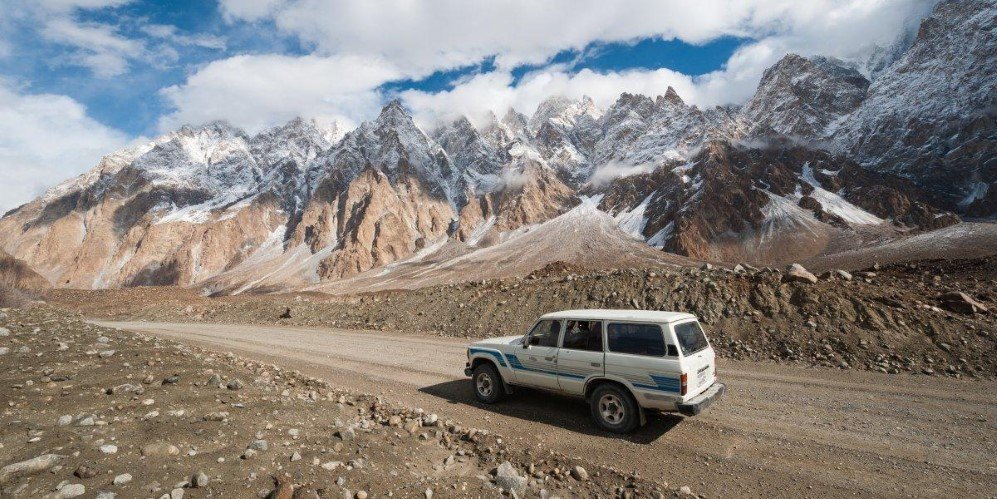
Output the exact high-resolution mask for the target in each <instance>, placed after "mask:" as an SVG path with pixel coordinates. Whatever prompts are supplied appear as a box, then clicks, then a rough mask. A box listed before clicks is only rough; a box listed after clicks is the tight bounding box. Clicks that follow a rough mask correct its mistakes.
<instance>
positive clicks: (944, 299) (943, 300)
mask: <svg viewBox="0 0 997 499" xmlns="http://www.w3.org/2000/svg"><path fill="white" fill-rule="evenodd" d="M938 305H939V306H940V307H941V308H944V309H945V310H948V311H950V312H955V313H957V314H975V313H986V312H987V307H986V306H985V305H983V304H982V303H980V302H978V301H976V300H975V299H973V297H972V296H969V295H967V294H966V293H961V292H958V291H952V292H949V293H943V294H941V295H939V296H938Z"/></svg>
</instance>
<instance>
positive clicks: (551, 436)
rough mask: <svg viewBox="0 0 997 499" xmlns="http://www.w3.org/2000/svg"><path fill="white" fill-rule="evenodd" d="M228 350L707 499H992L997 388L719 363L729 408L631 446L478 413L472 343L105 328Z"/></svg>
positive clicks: (515, 408)
mask: <svg viewBox="0 0 997 499" xmlns="http://www.w3.org/2000/svg"><path fill="white" fill-rule="evenodd" d="M99 324H101V325H105V326H110V327H117V328H120V329H125V330H131V331H136V332H142V333H148V334H155V335H159V336H163V337H170V338H174V339H178V340H182V341H185V342H188V343H191V344H197V345H201V346H206V347H210V348H212V349H216V350H220V351H226V352H228V351H230V352H234V353H236V354H239V355H243V356H246V357H251V358H257V359H259V360H264V361H268V362H273V363H276V364H278V365H282V366H286V367H289V368H293V369H298V370H300V371H302V372H304V373H306V374H309V375H312V376H316V377H320V378H322V379H325V380H327V381H330V382H333V383H337V384H339V385H341V386H344V387H347V388H352V389H356V390H362V391H365V392H369V393H376V394H383V395H384V396H385V397H386V398H388V399H389V400H395V401H399V402H403V403H405V404H409V405H413V406H419V407H423V408H425V409H427V410H432V411H438V412H440V413H443V414H447V415H449V416H451V417H455V418H458V419H459V420H461V421H462V422H463V423H465V424H468V425H473V426H476V427H480V428H487V429H490V430H493V431H496V432H498V433H500V434H502V435H504V436H505V437H506V438H508V439H510V440H512V441H513V442H514V443H517V444H520V445H524V446H530V447H534V448H538V449H544V450H546V449H550V450H556V451H560V452H563V453H565V454H567V455H575V456H583V457H585V458H586V459H588V460H590V461H593V462H595V463H597V464H603V465H607V466H612V467H615V468H617V469H619V470H622V471H626V472H635V473H638V474H639V475H640V476H642V477H644V478H650V479H654V480H657V481H664V482H668V483H669V484H670V485H671V486H674V487H680V486H683V485H688V486H689V487H690V488H691V489H692V490H693V491H694V492H696V493H699V494H702V495H705V496H731V495H739V496H745V495H747V496H768V497H771V496H796V497H799V496H801V495H816V494H820V495H826V496H854V495H857V494H858V495H863V496H870V495H871V496H935V497H937V496H941V495H950V496H972V497H984V496H993V495H994V494H995V491H997V383H995V382H993V381H966V380H953V379H946V378H938V377H927V376H914V375H906V374H904V375H887V374H879V373H872V372H853V371H837V370H828V369H812V368H797V367H788V366H780V365H775V364H768V363H754V362H733V361H720V363H719V377H720V379H721V380H723V381H724V382H725V383H727V386H728V395H727V396H726V397H725V399H724V400H723V401H721V402H720V403H718V404H716V405H714V406H712V407H711V408H710V410H709V411H707V413H706V414H703V415H700V416H698V417H695V418H683V417H681V416H677V415H655V416H652V417H651V418H649V421H648V424H647V425H646V426H644V427H643V428H641V429H640V430H639V431H637V432H636V433H635V434H633V435H630V436H628V437H625V438H621V437H619V436H615V435H610V434H607V433H603V432H601V431H599V430H597V429H596V428H595V427H594V425H593V424H592V423H591V422H590V421H589V417H588V410H587V406H586V405H585V404H584V402H583V401H580V400H575V399H571V398H566V397H561V396H558V395H552V394H549V393H544V392H539V391H531V390H530V391H522V390H521V391H519V392H517V394H516V395H514V396H513V397H511V398H509V399H507V400H506V401H504V402H502V403H501V404H498V405H494V406H484V405H481V404H479V403H477V402H476V401H475V400H474V397H473V394H472V393H471V388H470V384H469V382H468V381H467V379H466V378H464V377H463V372H462V371H463V367H464V362H465V360H466V358H465V342H464V341H462V340H458V339H452V338H441V337H432V336H424V335H415V334H411V335H405V334H394V333H383V332H376V331H356V330H337V329H310V328H293V327H274V326H252V325H214V324H183V323H149V322H99Z"/></svg>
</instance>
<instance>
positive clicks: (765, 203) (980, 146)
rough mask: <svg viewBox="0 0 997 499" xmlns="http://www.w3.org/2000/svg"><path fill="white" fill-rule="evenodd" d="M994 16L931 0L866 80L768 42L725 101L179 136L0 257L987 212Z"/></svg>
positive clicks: (78, 259)
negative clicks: (753, 77) (758, 70)
mask: <svg viewBox="0 0 997 499" xmlns="http://www.w3.org/2000/svg"><path fill="white" fill-rule="evenodd" d="M995 27H997V3H995V2H994V1H984V0H971V1H947V2H943V3H940V4H938V5H937V6H936V7H935V10H934V12H933V13H932V14H931V15H930V16H929V17H928V18H926V19H925V20H924V21H923V22H922V23H921V25H920V29H919V30H918V32H917V34H916V36H913V37H909V39H908V40H906V41H905V42H904V46H903V47H901V48H900V49H899V50H894V51H892V52H890V53H892V54H893V55H892V56H891V57H886V56H884V58H880V59H879V60H877V63H878V64H879V65H878V66H877V67H876V68H875V71H869V70H866V69H863V68H860V67H858V66H856V65H854V64H850V63H846V62H843V61H840V60H836V59H832V58H826V57H802V56H799V55H796V54H789V55H787V56H785V57H784V58H783V59H781V60H780V61H779V62H778V63H777V64H775V65H774V66H772V67H771V68H769V69H768V70H767V71H765V73H764V75H763V77H762V79H761V81H760V83H759V85H758V88H757V90H756V92H755V94H754V96H753V97H751V98H750V99H749V100H748V101H747V102H745V103H744V104H743V105H739V106H721V107H714V108H708V109H700V108H699V107H697V106H693V105H689V104H687V103H685V102H684V101H683V99H682V98H681V96H680V95H678V93H677V92H675V90H674V89H672V88H670V87H669V88H667V89H664V91H663V93H662V95H660V96H657V97H650V96H645V95H633V94H629V93H624V94H622V95H620V96H619V98H618V99H617V100H616V101H615V102H614V103H613V104H612V105H610V106H609V107H608V108H605V109H601V108H599V107H598V106H597V105H596V104H595V103H594V102H593V101H592V100H591V99H588V98H583V99H579V100H576V99H570V98H565V97H552V98H549V99H547V100H546V101H544V102H543V103H541V104H540V106H539V107H538V108H537V109H536V111H535V112H534V113H533V114H532V115H530V116H527V115H524V114H522V113H519V112H517V111H516V110H512V109H510V110H509V111H508V112H507V113H505V114H504V115H503V116H502V117H501V118H499V117H498V116H490V117H489V119H488V120H487V122H486V123H485V124H484V125H483V126H475V125H474V124H472V122H471V121H470V120H468V119H467V118H465V117H461V118H459V119H456V120H455V121H453V122H449V123H445V124H442V125H439V126H436V127H433V128H432V129H424V128H421V127H420V126H419V125H418V124H417V123H416V121H415V120H414V119H413V118H412V116H411V115H410V114H409V113H408V112H407V110H406V109H405V108H404V106H403V105H402V103H401V102H400V101H392V102H390V103H388V104H387V105H386V106H385V107H384V108H383V109H382V110H381V112H380V114H379V116H378V117H377V118H376V119H374V120H372V121H369V122H365V123H363V124H361V125H360V126H359V127H357V128H356V129H353V130H350V131H345V130H343V129H341V128H340V127H336V126H331V127H325V126H320V125H318V124H317V123H315V122H314V121H308V120H304V119H295V120H293V121H291V122H289V123H287V124H284V125H282V126H278V127H275V128H272V129H269V130H266V131H264V132H262V133H260V134H257V135H254V136H250V135H247V134H246V133H244V132H243V131H241V130H239V129H237V128H234V127H232V126H230V125H228V124H226V123H224V122H214V123H209V124H206V125H203V126H200V127H190V126H185V127H182V128H180V129H179V130H176V131H174V132H171V133H168V134H166V135H163V136H161V137H159V138H157V139H155V140H154V141H153V142H151V143H149V144H145V145H142V146H139V147H134V148H129V149H125V150H121V151H117V152H114V153H111V154H108V155H107V156H105V157H104V158H103V159H102V160H101V162H100V163H99V164H98V165H97V166H95V167H94V168H93V169H91V170H90V171H88V172H87V173H85V174H83V175H82V176H80V177H78V178H75V179H72V180H70V181H67V182H65V183H63V184H61V185H59V186H57V187H55V188H53V189H51V190H50V191H49V192H47V193H45V194H44V195H43V196H41V197H40V198H38V199H36V200H34V201H32V202H30V203H28V204H26V205H23V206H21V207H18V208H16V209H14V210H12V211H10V212H8V213H7V214H6V215H4V217H3V218H2V219H0V235H2V237H3V242H2V244H0V248H2V249H3V250H5V251H6V252H7V253H10V254H11V255H13V256H15V257H17V258H18V259H20V260H22V261H24V262H26V263H27V264H28V265H30V266H31V267H32V268H33V269H34V270H35V271H37V272H38V273H39V274H41V275H42V276H44V277H45V278H46V279H48V280H49V281H50V282H51V283H52V284H53V285H56V286H61V287H82V288H104V287H120V286H136V285H182V286H191V285H200V286H203V287H204V288H205V289H206V290H207V291H208V292H247V291H257V292H261V291H273V290H280V289H286V288H289V287H300V286H305V285H316V284H320V283H323V282H332V281H338V280H343V279H348V278H354V277H356V276H370V275H372V273H373V274H374V275H381V274H385V275H390V272H391V271H392V269H393V268H395V267H397V266H398V265H399V264H401V263H403V262H410V261H414V260H419V259H433V260H434V261H446V260H452V259H456V258H466V257H467V255H469V254H473V253H475V252H480V251H485V250H487V249H489V248H495V247H505V248H507V249H508V251H505V252H494V253H495V254H501V255H506V256H508V255H510V254H527V255H534V256H532V257H531V258H529V259H527V260H533V261H535V262H537V264H540V263H543V262H546V261H549V260H551V259H552V258H553V257H552V256H550V255H562V253H563V254H569V253H570V254H574V255H579V254H581V253H584V252H588V253H599V252H607V251H611V252H612V253H613V254H615V255H620V253H621V252H622V253H633V254H640V255H645V253H647V252H649V251H650V252H654V251H657V252H658V253H661V254H664V253H669V254H674V255H678V256H679V257H688V259H690V261H692V260H707V261H723V262H750V263H753V264H760V265H776V264H784V263H787V262H791V261H798V260H805V259H807V258H811V257H815V256H819V255H825V254H828V253H831V252H833V251H836V250H840V249H842V248H847V247H850V246H854V245H858V244H863V243H865V242H868V241H872V240H877V241H881V240H888V239H890V238H894V237H900V236H903V235H906V234H910V233H912V232H920V231H929V230H934V229H939V228H942V227H946V226H949V225H953V224H957V223H960V218H972V219H986V218H993V217H995V216H997V159H995V154H994V152H995V150H997V146H995V144H997V126H995V114H997V113H995V109H997V101H995V96H997V92H995V82H997V75H995V74H994V73H995V69H997V60H995V59H997V55H995V54H997V42H995V40H997V37H995ZM564 217H570V218H569V219H570V220H572V223H571V224H569V225H566V224H564V223H556V221H557V220H559V219H562V218H564ZM552 222H554V223H552ZM610 222H611V223H610ZM552 227H557V230H550V228H552ZM570 227H576V228H579V229H577V230H576V229H570ZM592 227H598V231H597V232H596V231H592V230H583V229H586V228H588V229H591V228H592ZM547 230H550V231H549V234H548V233H546V232H544V231H547ZM572 230H574V231H575V232H572ZM545 234H547V235H545ZM579 234H583V235H585V236H581V235H579ZM527 235H528V237H527ZM545 238H546V239H545ZM607 238H608V239H607ZM610 239H611V240H613V241H618V242H619V244H616V243H611V242H606V241H608V240H610ZM541 240H545V242H544V244H538V241H541ZM595 241H600V242H599V244H595V243H594V242H595ZM503 245H504V246H503ZM545 255H546V256H545ZM558 258H560V256H559V257H558ZM621 258H622V257H621ZM649 258H653V256H652V257H649ZM668 258H671V257H670V256H669V257H668ZM675 258H678V257H675ZM664 259H667V258H663V260H664ZM601 260H604V261H606V262H608V263H606V264H607V265H609V264H611V262H612V260H613V258H612V255H608V254H607V256H606V258H602V259H601ZM493 264H494V265H501V261H496V262H493ZM525 270H526V271H529V270H530V269H525Z"/></svg>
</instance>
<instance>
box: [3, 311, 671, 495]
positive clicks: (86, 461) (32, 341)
mask: <svg viewBox="0 0 997 499" xmlns="http://www.w3.org/2000/svg"><path fill="white" fill-rule="evenodd" d="M287 367H290V369H289V368H287ZM294 367H296V366H294V365H293V363H291V364H285V367H284V368H281V367H278V366H274V365H272V364H268V363H264V362H259V361H256V360H248V359H244V358H240V357H238V356H236V355H233V354H223V353H217V352H216V351H212V350H204V349H201V348H200V347H198V346H196V345H190V344H182V343H178V342H176V341H173V340H172V339H169V338H153V337H151V336H148V335H142V334H134V333H130V332H125V331H120V330H114V329H110V328H106V327H100V326H95V325H93V324H87V323H85V322H83V321H82V320H81V319H80V318H79V317H73V316H69V315H67V314H65V313H64V312H61V311H56V310H52V309H48V308H45V307H32V308H30V309H27V310H7V309H3V310H0V401H2V407H0V497H3V498H7V497H13V498H19V497H31V498H38V497H45V498H68V497H88V498H91V497H98V498H100V499H112V498H114V497H116V496H117V497H152V498H160V499H162V498H166V499H180V498H184V497H186V498H198V497H261V498H262V497H269V498H277V499H291V498H292V496H293V498H296V499H300V498H307V499H314V498H319V497H335V498H350V499H353V498H356V499H364V498H367V497H370V498H375V497H420V498H426V499H429V498H431V497H433V496H434V495H435V497H498V496H501V495H502V489H504V490H506V491H513V490H515V491H517V494H518V496H519V497H538V496H549V497H576V496H585V497H593V496H600V497H609V496H620V495H633V496H643V497H652V496H653V497H662V496H666V495H667V496H676V495H680V494H679V493H680V491H679V490H676V489H669V488H667V486H666V485H664V484H660V483H655V482H652V481H649V480H646V479H642V478H639V477H631V476H625V475H623V474H621V473H619V472H616V471H613V470H610V469H607V468H603V467H599V466H596V465H593V464H591V462H590V461H586V460H584V459H581V458H569V457H566V456H563V455H557V454H554V453H549V452H545V453H543V454H540V453H538V452H536V449H534V448H531V447H529V446H523V447H514V446H513V445H511V442H510V441H508V439H503V438H502V436H501V435H498V434H496V433H494V432H491V431H488V430H487V429H484V428H480V429H479V428H476V427H474V426H471V425H467V424H463V423H461V422H459V421H457V420H454V419H452V416H450V415H449V413H448V412H444V413H439V414H437V413H434V412H431V411H425V410H423V409H420V408H414V407H412V406H406V405H402V404H398V403H392V402H389V401H387V400H385V399H384V398H382V397H377V396H374V395H369V394H365V393H362V392H358V391H355V390H351V389H348V387H344V386H342V385H337V384H335V383H331V382H330V381H328V380H320V379H317V378H315V377H313V376H308V375H306V374H303V373H301V372H299V371H297V370H295V369H293V368H294ZM685 495H690V494H685Z"/></svg>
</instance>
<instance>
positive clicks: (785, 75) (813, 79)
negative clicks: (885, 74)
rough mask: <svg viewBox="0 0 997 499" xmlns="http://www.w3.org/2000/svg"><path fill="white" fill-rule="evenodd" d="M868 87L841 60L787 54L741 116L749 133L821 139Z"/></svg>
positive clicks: (769, 74) (854, 104)
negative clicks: (747, 126) (748, 127)
mask: <svg viewBox="0 0 997 499" xmlns="http://www.w3.org/2000/svg"><path fill="white" fill-rule="evenodd" d="M868 88H869V80H867V79H866V78H865V77H864V76H862V74H861V73H859V72H858V71H857V70H856V69H854V68H850V67H848V66H846V65H845V63H844V62H842V61H839V60H836V59H829V58H825V57H814V58H810V59H808V58H805V57H801V56H799V55H796V54H789V55H787V56H786V57H783V58H782V60H780V61H779V62H778V63H776V65H775V66H772V67H771V68H769V69H767V70H765V74H764V75H763V76H762V80H761V82H760V83H759V84H758V90H757V92H755V95H754V96H753V97H752V98H751V100H749V101H748V102H747V103H746V104H745V105H744V108H743V116H744V119H745V121H747V122H748V123H751V132H750V133H751V134H753V135H766V134H772V133H775V134H781V135H790V136H799V137H808V138H809V137H820V136H823V135H825V134H826V130H827V128H828V126H829V125H831V123H833V122H835V121H836V120H838V119H840V118H841V117H842V116H845V115H847V114H848V113H850V112H852V111H853V110H855V109H856V108H857V107H858V106H859V105H860V104H861V103H862V100H863V99H864V98H865V95H866V90H867V89H868Z"/></svg>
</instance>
